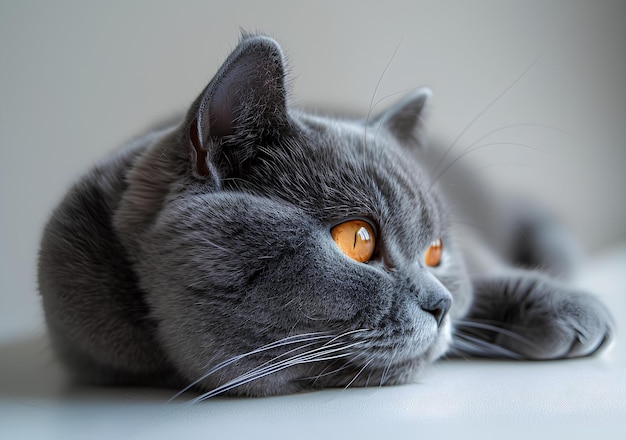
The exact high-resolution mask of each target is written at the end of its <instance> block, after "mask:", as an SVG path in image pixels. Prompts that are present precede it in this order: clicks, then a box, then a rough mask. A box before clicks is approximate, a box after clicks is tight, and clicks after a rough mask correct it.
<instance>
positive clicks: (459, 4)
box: [0, 0, 626, 342]
mask: <svg viewBox="0 0 626 440" xmlns="http://www.w3.org/2000/svg"><path fill="white" fill-rule="evenodd" d="M624 23H626V3H624V2H618V1H616V2H609V1H594V2H573V1H525V2H519V1H484V0H481V1H473V2H469V1H438V2H426V1H414V0H412V1H392V0H385V1H376V2H374V1H343V2H342V1H336V0H335V1H316V2H306V3H305V2H293V1H264V2H252V1H251V2H243V1H233V0H231V1H229V2H228V3H226V2H211V1H177V2H167V1H156V0H154V1H108V2H92V1H73V2H69V1H55V2H47V1H17V0H16V1H6V0H3V1H2V2H1V3H0V63H1V68H0V182H1V186H0V283H1V284H0V342H2V341H5V340H8V339H13V338H15V337H16V336H17V335H23V334H32V333H36V332H39V331H40V330H41V328H42V323H43V318H42V313H41V311H40V304H39V298H38V294H37V287H36V255H37V248H38V243H39V240H40V237H41V231H42V228H43V226H44V223H45V222H46V219H47V216H48V215H49V213H50V211H51V210H52V209H53V208H54V206H55V205H56V204H57V203H58V201H59V199H60V198H61V197H62V195H63V194H64V192H65V191H66V190H67V188H68V187H69V185H71V183H72V182H73V181H75V180H76V179H77V177H78V176H79V175H80V174H81V173H83V172H84V171H85V170H87V169H88V168H89V167H90V166H91V165H92V164H93V163H94V162H95V161H97V160H98V159H100V158H101V157H102V156H103V155H105V154H106V153H107V152H109V151H111V150H113V149H114V148H116V147H117V146H119V145H121V144H123V143H124V142H126V141H127V140H129V139H131V138H132V137H134V136H136V135H138V134H140V133H141V132H142V131H144V130H145V129H146V128H147V127H149V126H150V125H152V124H153V123H154V122H155V121H158V120H160V119H163V118H167V117H168V116H171V115H172V114H175V113H178V112H181V111H184V110H185V108H186V106H187V105H189V104H190V103H191V101H192V100H193V99H194V98H195V97H196V95H197V94H198V93H199V92H200V91H201V90H202V89H203V87H204V86H205V85H206V83H207V82H208V81H209V79H210V78H211V76H212V75H213V74H214V73H215V71H216V69H217V68H218V67H219V66H220V64H221V62H222V61H223V60H224V58H225V57H226V56H227V55H228V53H229V51H230V50H231V49H232V48H233V47H234V46H235V45H236V43H237V39H238V36H239V32H240V28H241V29H245V30H249V31H254V30H260V31H263V32H266V33H269V34H271V35H273V36H274V37H275V38H276V39H278V40H279V42H280V43H281V44H282V46H283V48H284V50H285V52H286V54H287V57H288V59H289V61H290V65H291V69H290V75H291V80H292V81H291V83H292V86H293V87H292V88H293V93H292V102H293V104H294V105H298V106H306V107H307V108H311V109H314V110H317V111H323V110H328V109H331V110H336V111H340V112H350V113H354V114H361V115H363V116H365V115H366V114H367V112H368V109H369V108H370V106H371V105H372V103H374V104H376V105H375V109H374V112H376V111H381V110H383V109H384V108H385V106H386V105H389V104H391V103H392V102H393V101H394V99H397V98H398V97H400V96H401V93H402V92H406V91H409V90H412V89H414V88H416V87H418V86H421V85H428V86H430V87H431V88H432V89H433V91H434V98H433V100H432V105H431V107H430V109H429V113H428V118H427V121H426V131H427V134H428V135H429V136H431V137H432V138H433V139H436V140H437V142H438V143H440V144H442V145H450V144H454V149H453V150H452V152H451V155H450V157H455V156H456V155H458V154H459V153H460V152H461V151H463V148H465V147H467V146H468V145H471V144H473V143H474V142H478V143H476V144H474V145H479V144H487V143H489V144H498V145H490V146H488V147H485V148H482V149H480V150H478V152H477V153H476V154H471V155H469V156H468V159H472V160H473V161H474V163H475V166H476V167H477V168H478V169H479V170H480V172H481V173H482V174H484V175H485V177H486V178H487V179H489V180H490V181H491V182H493V185H494V186H496V187H498V188H501V189H506V190H510V191H512V192H521V193H523V194H525V195H527V196H530V197H533V198H536V199H538V200H539V201H540V202H541V203H543V204H545V205H547V206H549V207H551V208H552V209H553V210H554V211H555V212H556V213H557V215H558V216H559V217H560V218H561V219H562V220H563V221H564V223H565V224H566V225H567V227H568V228H569V229H570V230H571V231H572V232H573V233H574V234H575V235H576V236H577V237H578V238H579V239H580V241H581V243H582V245H583V247H584V248H585V250H587V251H588V252H589V253H595V252H601V251H603V250H604V249H607V248H608V247H610V246H612V245H614V244H615V243H618V242H620V241H621V242H624V240H626V222H625V221H624V218H625V217H626V197H625V196H624V190H625V188H626V173H625V172H624V171H625V169H626V167H625V165H626V86H625V85H624V80H625V79H626V47H625V46H626V44H625V42H626V38H625V37H626V28H625V27H624ZM394 54H395V55H394ZM388 63H389V65H388ZM387 65H388V67H387ZM524 72H526V73H524ZM380 100H382V101H381V102H380V103H379V101H380ZM512 144H524V145H528V146H531V147H533V149H531V148H526V147H520V146H519V145H512ZM535 149H538V150H541V151H536V150H535Z"/></svg>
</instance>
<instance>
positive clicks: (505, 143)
mask: <svg viewBox="0 0 626 440" xmlns="http://www.w3.org/2000/svg"><path fill="white" fill-rule="evenodd" d="M494 145H511V146H516V147H524V148H527V149H529V150H532V151H536V152H539V153H545V150H542V149H541V148H537V147H534V146H532V145H527V144H520V143H517V142H490V143H488V144H480V145H476V146H473V147H472V148H466V149H465V150H463V152H461V154H459V155H458V156H457V157H455V158H454V159H453V160H452V161H450V162H449V163H448V164H447V165H446V166H445V167H444V169H443V170H441V171H440V172H439V174H437V176H436V177H435V178H434V179H433V180H432V182H431V183H430V188H432V187H433V185H435V183H436V182H437V181H438V180H439V179H440V178H441V177H442V176H443V175H444V174H445V173H446V172H447V171H448V170H449V169H450V168H452V167H453V166H454V164H456V163H458V162H459V161H460V160H461V159H462V158H464V157H465V156H467V155H469V154H470V153H473V152H475V151H477V150H481V149H483V148H486V147H492V146H494Z"/></svg>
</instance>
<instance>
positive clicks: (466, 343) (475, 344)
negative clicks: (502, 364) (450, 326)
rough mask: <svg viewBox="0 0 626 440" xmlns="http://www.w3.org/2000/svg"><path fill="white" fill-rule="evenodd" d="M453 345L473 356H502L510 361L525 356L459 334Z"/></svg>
mask: <svg viewBox="0 0 626 440" xmlns="http://www.w3.org/2000/svg"><path fill="white" fill-rule="evenodd" d="M458 338H461V339H458ZM452 345H453V346H456V347H458V348H459V349H460V350H462V352H464V353H467V354H470V355H473V356H479V357H485V356H487V355H489V356H493V357H497V356H502V357H505V358H509V359H522V358H523V356H521V355H519V354H517V353H515V352H514V351H511V350H509V349H507V348H504V347H502V346H499V345H495V344H492V343H491V342H487V341H484V340H482V339H478V338H475V337H473V336H470V335H466V334H457V335H456V337H455V338H454V339H453V342H452ZM459 345H460V346H459Z"/></svg>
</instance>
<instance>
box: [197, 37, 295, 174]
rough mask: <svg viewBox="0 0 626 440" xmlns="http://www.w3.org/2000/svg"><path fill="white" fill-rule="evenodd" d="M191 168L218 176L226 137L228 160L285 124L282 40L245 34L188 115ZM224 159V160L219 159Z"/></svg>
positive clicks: (243, 153) (238, 158) (245, 155)
mask: <svg viewBox="0 0 626 440" xmlns="http://www.w3.org/2000/svg"><path fill="white" fill-rule="evenodd" d="M188 120H189V121H190V123H189V143H190V149H189V154H190V159H191V163H192V169H193V174H194V176H196V177H197V178H201V179H209V178H210V179H214V180H216V181H218V180H219V178H220V176H218V175H217V173H218V172H220V171H221V170H220V171H218V170H219V168H220V167H219V164H218V162H220V160H222V157H221V156H222V155H223V153H224V152H223V151H221V150H222V146H223V145H224V140H225V139H230V140H234V142H233V145H236V147H235V148H229V151H228V154H229V157H228V158H227V159H226V160H225V162H228V163H229V164H230V165H231V166H236V163H233V162H241V161H243V160H246V159H248V158H250V157H252V156H253V155H254V154H255V152H256V151H255V145H257V144H258V142H255V141H258V140H259V138H261V137H263V138H264V139H266V138H268V137H271V136H276V135H277V133H278V131H279V129H280V128H281V127H283V126H285V125H286V124H287V120H288V116H287V100H286V91H285V62H284V58H283V54H282V51H281V48H280V46H279V45H278V43H277V42H276V41H274V40H273V39H271V38H269V37H266V36H263V35H244V36H243V37H242V39H241V41H240V43H239V45H238V46H237V48H236V49H235V50H234V51H233V53H232V54H231V55H230V56H229V57H228V58H227V59H226V61H225V62H224V64H223V65H222V67H221V68H220V69H219V71H218V72H217V74H216V75H215V76H214V77H213V79H212V80H211V82H210V83H209V85H208V86H207V87H206V88H205V89H204V91H203V92H202V94H201V95H200V97H199V98H198V99H197V100H196V102H195V103H194V105H193V106H192V108H191V110H190V114H189V115H188ZM222 162H224V160H222Z"/></svg>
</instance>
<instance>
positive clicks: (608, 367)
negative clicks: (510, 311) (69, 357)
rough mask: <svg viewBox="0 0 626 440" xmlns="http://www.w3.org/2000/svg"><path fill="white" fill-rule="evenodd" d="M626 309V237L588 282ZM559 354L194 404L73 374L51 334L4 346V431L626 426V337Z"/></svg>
mask: <svg viewBox="0 0 626 440" xmlns="http://www.w3.org/2000/svg"><path fill="white" fill-rule="evenodd" d="M577 284H578V285H580V286H587V287H592V288H593V290H594V291H596V292H600V293H601V295H600V296H601V297H602V298H603V300H604V301H605V302H606V303H607V304H608V305H609V306H610V308H611V309H612V310H613V312H614V314H615V318H616V319H617V322H618V323H622V322H624V320H625V319H626V295H625V292H624V286H626V245H623V246H621V247H619V248H616V249H615V250H613V251H612V252H610V253H606V254H604V255H601V256H598V257H596V258H594V259H593V260H592V261H591V262H590V263H589V264H588V265H587V270H586V271H584V273H583V275H582V276H581V279H580V280H579V281H578V282H577ZM621 333H622V332H621V331H620V329H618V334H617V335H616V342H614V343H613V344H612V345H611V346H610V347H608V349H607V350H605V351H604V352H603V353H601V354H600V355H599V356H596V357H592V358H588V359H579V360H570V361H554V362H501V361H477V360H471V361H464V360H455V361H440V362H438V363H436V364H435V365H433V366H432V368H431V369H430V370H429V371H428V372H427V373H426V374H425V375H424V376H423V377H422V378H421V380H420V381H419V383H416V384H410V385H403V386H397V387H383V388H365V389H347V390H325V391H319V392H312V393H304V394H297V395H291V396H283V397H275V398H262V399H232V398H219V399H214V400H210V401H206V402H202V403H199V404H195V405H192V406H188V405H186V404H185V402H186V401H188V400H189V399H191V398H192V397H193V395H186V396H184V397H183V398H181V399H179V400H177V401H176V402H175V403H172V404H166V403H165V402H166V401H167V399H169V398H170V397H171V396H172V395H173V394H174V391H172V390H155V389H146V388H87V387H75V386H70V385H67V384H66V383H65V381H64V379H63V374H62V372H61V370H60V369H59V368H58V366H56V365H55V364H54V362H52V361H51V357H50V352H49V351H48V350H47V348H46V346H45V340H44V339H43V338H42V339H39V340H30V341H21V342H20V341H16V342H15V343H13V344H9V345H4V346H0V359H2V364H0V365H2V369H1V370H0V438H2V439H14V438H16V439H17V438H20V439H21V438H42V439H63V440H68V439H84V438H90V439H100V438H102V439H113V438H115V439H140V438H150V439H165V438H259V439H262V438H290V439H291V438H316V439H319V438H358V439H369V438H372V439H380V438H433V439H434V438H442V437H452V436H456V435H462V436H463V438H507V439H509V438H512V439H515V438H520V439H522V438H523V439H528V438H553V439H557V438H586V439H589V438H603V439H614V438H615V439H618V438H624V437H623V435H624V433H626V349H625V348H626V344H624V340H623V337H621Z"/></svg>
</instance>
